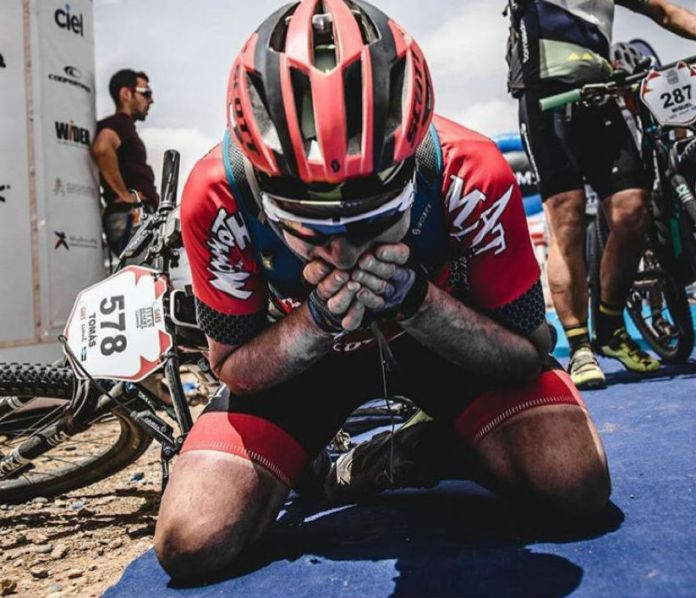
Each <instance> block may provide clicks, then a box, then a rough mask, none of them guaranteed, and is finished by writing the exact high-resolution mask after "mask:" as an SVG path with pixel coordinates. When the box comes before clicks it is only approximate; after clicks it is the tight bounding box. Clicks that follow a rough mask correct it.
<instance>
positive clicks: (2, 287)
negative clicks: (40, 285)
mask: <svg viewBox="0 0 696 598" xmlns="http://www.w3.org/2000/svg"><path fill="white" fill-rule="evenodd" d="M22 15H23V12H22V1H21V0H2V1H1V2H0V106H2V110H0V273H2V276H0V322H2V326H0V343H7V342H12V341H26V340H29V339H32V338H33V337H34V336H35V322H34V301H33V293H34V285H33V273H32V244H31V243H32V239H31V213H30V205H29V199H28V198H29V166H28V145H27V113H26V80H25V73H24V39H23V17H22Z"/></svg>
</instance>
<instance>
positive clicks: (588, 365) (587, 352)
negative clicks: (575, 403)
mask: <svg viewBox="0 0 696 598" xmlns="http://www.w3.org/2000/svg"><path fill="white" fill-rule="evenodd" d="M568 373H569V374H570V379H571V380H572V381H573V384H575V386H577V387H578V388H579V389H580V390H590V389H593V388H604V387H605V386H606V382H607V381H606V378H605V377H604V372H603V371H602V368H600V367H599V364H598V363H597V358H596V357H595V355H594V353H593V352H592V349H590V348H589V347H580V348H579V349H578V350H577V351H575V353H573V355H572V356H571V357H570V362H569V363H568Z"/></svg>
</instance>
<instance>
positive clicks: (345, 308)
mask: <svg viewBox="0 0 696 598" xmlns="http://www.w3.org/2000/svg"><path fill="white" fill-rule="evenodd" d="M313 284H316V286H317V292H318V293H319V295H320V297H321V298H322V300H324V301H325V302H326V305H327V308H328V309H330V310H331V311H332V312H333V313H335V314H336V316H337V317H338V318H342V319H343V325H344V326H345V327H347V328H351V329H354V328H357V327H358V326H359V325H360V322H361V320H362V317H363V315H364V313H365V310H364V306H363V305H362V304H357V303H356V302H355V301H354V298H355V294H356V293H357V292H358V291H359V290H360V288H361V287H360V285H359V284H357V283H355V282H350V281H349V277H348V274H347V273H345V272H341V271H338V270H331V271H329V270H327V271H326V274H325V275H322V276H319V277H317V279H316V280H315V282H314V283H313ZM333 343H334V337H333V335H332V334H331V333H328V332H324V331H322V330H321V329H320V328H319V326H318V325H317V324H316V323H315V321H314V319H313V318H312V315H311V314H310V311H309V308H308V307H307V303H305V304H304V305H302V306H301V307H299V308H298V309H296V310H295V311H294V312H292V313H291V314H290V315H288V316H286V317H285V318H283V319H282V320H281V321H279V322H276V323H275V324H273V325H272V326H269V327H268V328H266V329H265V330H263V331H262V332H261V333H260V334H258V335H257V336H255V337H254V338H252V339H251V340H249V341H248V342H246V343H244V344H243V345H240V346H237V347H235V346H231V345H225V344H222V343H219V342H217V341H215V340H213V339H211V338H210V337H209V338H208V345H209V348H210V356H209V357H210V365H211V367H212V369H213V371H214V372H215V373H216V374H217V376H218V377H219V378H220V380H221V381H222V382H223V383H225V384H226V385H227V387H228V388H229V389H230V390H231V391H232V392H233V393H235V394H250V393H254V392H258V391H260V390H265V389H266V388H270V387H271V386H275V385H276V384H280V383H281V382H285V381H286V380H289V379H290V378H292V377H294V376H296V375H297V374H299V373H301V372H303V371H305V370H306V369H307V368H309V367H310V366H311V365H312V364H314V363H316V362H317V361H318V360H319V359H321V358H322V357H323V356H324V355H326V354H327V353H328V352H329V351H330V350H331V345H332V344H333Z"/></svg>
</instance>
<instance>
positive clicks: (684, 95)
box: [660, 85, 691, 108]
mask: <svg viewBox="0 0 696 598" xmlns="http://www.w3.org/2000/svg"><path fill="white" fill-rule="evenodd" d="M660 99H661V100H663V101H664V103H663V104H662V107H663V108H670V107H671V106H674V105H675V104H683V103H684V102H685V101H687V100H690V99H691V85H684V86H683V87H681V88H679V87H677V88H676V89H673V90H672V91H666V92H665V93H661V94H660Z"/></svg>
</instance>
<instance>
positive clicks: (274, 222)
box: [155, 0, 609, 579]
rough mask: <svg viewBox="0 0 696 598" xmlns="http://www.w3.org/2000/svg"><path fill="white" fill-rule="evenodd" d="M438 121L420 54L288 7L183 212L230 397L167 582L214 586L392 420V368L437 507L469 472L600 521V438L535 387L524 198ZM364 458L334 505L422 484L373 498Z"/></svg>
mask: <svg viewBox="0 0 696 598" xmlns="http://www.w3.org/2000/svg"><path fill="white" fill-rule="evenodd" d="M432 109H433V90H432V86H431V81H430V75H429V72H428V68H427V65H426V62H425V59H424V57H423V55H422V53H421V51H420V49H419V47H418V45H417V44H416V42H415V41H414V40H413V39H412V38H411V37H410V36H409V35H408V34H406V33H405V32H404V31H403V30H402V29H401V28H400V27H399V26H398V25H397V24H396V23H395V22H394V21H392V20H391V19H389V18H388V17H387V16H386V15H384V14H383V13H382V12H380V11H379V10H377V9H376V8H375V7H373V6H371V5H370V4H367V3H366V2H363V1H358V0H323V2H319V1H318V0H302V1H301V2H299V3H294V4H292V5H287V6H285V7H284V8H282V9H280V10H279V11H277V12H276V13H274V14H273V15H272V16H271V17H269V18H268V19H267V20H266V21H265V22H264V23H263V24H262V25H261V26H260V27H259V29H258V30H257V31H256V32H255V33H254V34H253V35H252V37H251V38H250V39H249V41H248V42H247V44H246V45H245V46H244V48H243V49H242V52H241V54H240V55H239V57H238V58H237V60H236V61H235V63H234V65H233V67H232V71H231V76H230V83H229V92H228V114H229V123H228V124H229V131H228V133H227V135H226V137H225V140H224V141H223V143H222V144H221V145H218V146H217V147H215V148H214V149H213V150H212V151H211V152H210V153H209V154H208V155H206V156H205V157H204V158H203V159H202V160H201V161H199V162H198V164H197V165H196V167H195V168H194V170H193V172H192V174H191V176H190V178H189V180H188V182H187V184H186V187H185V189H184V198H183V207H182V210H183V211H182V223H183V231H184V241H185V246H186V249H187V251H188V254H189V259H190V262H191V268H192V275H193V283H194V290H195V294H196V297H197V305H198V316H199V320H200V324H201V326H202V327H203V329H204V330H205V332H206V334H207V336H208V341H209V347H210V361H211V365H212V367H213V369H214V371H215V372H216V373H217V374H218V376H219V377H220V379H221V380H222V381H223V382H224V384H225V385H226V391H225V392H224V393H223V394H219V395H218V396H217V397H216V398H215V399H214V400H213V401H212V402H211V404H210V405H209V406H208V408H207V409H206V411H205V412H204V413H203V414H202V415H201V416H200V418H199V419H198V421H197V422H196V424H195V425H194V427H193V429H192V431H191V433H190V434H189V436H188V438H187V440H186V442H185V445H184V447H183V450H182V454H181V455H180V456H179V458H178V461H177V463H176V468H175V470H174V472H173V475H172V478H171V481H170V483H169V486H168V488H167V490H166V492H165V494H164V497H163V501H162V506H161V511H160V515H159V519H158V523H157V530H156V538H155V547H156V552H157V555H158V557H159V559H160V562H161V563H162V565H163V567H164V568H165V569H166V570H167V571H168V572H169V573H170V574H171V575H173V576H176V577H180V578H186V579H190V578H191V577H200V576H202V575H205V574H208V573H211V572H214V571H218V570H220V569H221V568H224V567H226V566H228V565H229V564H230V563H232V562H233V561H234V560H235V559H236V558H237V556H238V555H239V554H240V552H241V551H243V550H244V549H245V548H246V547H247V546H248V545H249V544H250V543H251V542H253V541H254V540H256V539H257V538H258V537H259V536H260V535H261V534H262V533H263V532H264V531H265V530H266V529H268V527H269V526H270V525H271V524H272V522H273V521H274V519H275V517H276V515H277V513H278V511H279V509H280V508H281V506H282V505H283V503H284V501H285V499H286V497H287V495H288V492H289V490H290V489H291V488H292V487H293V486H295V485H296V484H297V483H298V480H299V479H300V476H301V475H302V474H303V472H305V470H306V469H307V466H308V464H309V463H311V462H312V460H313V459H314V458H315V457H316V456H317V455H318V454H320V452H321V451H322V450H323V449H324V447H325V446H326V445H327V444H328V443H329V442H330V440H331V439H332V437H333V436H334V435H335V434H336V432H337V431H338V430H339V428H340V426H341V425H342V423H343V422H344V420H345V419H346V417H347V416H348V415H349V414H350V413H351V412H352V411H353V410H354V409H355V408H356V407H357V406H358V405H359V404H360V403H362V402H364V401H365V400H368V399H370V398H374V397H379V396H384V395H383V381H382V378H381V377H380V361H379V355H380V349H382V350H387V349H386V348H385V346H386V347H388V351H389V353H390V355H392V356H393V358H394V359H395V360H396V361H397V362H398V364H399V365H400V370H401V374H400V375H399V376H398V377H397V378H398V379H395V380H393V381H392V382H393V384H394V386H393V387H392V389H391V390H392V391H393V392H398V393H399V394H407V395H408V396H409V397H411V398H412V399H413V400H414V401H415V403H416V404H417V405H418V406H419V407H420V408H421V409H422V410H423V411H424V412H425V413H426V414H427V415H428V416H429V417H427V418H426V417H423V416H421V417H420V418H419V421H418V422H415V423H413V424H412V425H409V426H407V427H405V428H403V429H402V430H399V431H398V432H397V433H396V435H395V438H394V441H395V445H394V446H395V448H396V449H397V451H396V452H400V450H401V449H403V450H404V451H405V452H408V451H409V450H410V449H413V448H415V449H416V450H415V451H413V450H411V452H412V453H415V454H414V455H411V456H413V458H414V459H415V460H416V461H419V460H422V459H421V458H426V460H427V459H430V458H432V461H429V463H428V467H429V468H430V471H437V472H438V473H437V474H436V475H435V479H428V480H425V483H426V484H427V485H432V484H434V483H436V481H437V476H438V475H439V472H440V469H442V470H443V474H444V473H445V471H444V470H445V469H448V468H454V469H459V474H460V475H466V476H469V477H473V478H475V479H477V480H479V481H481V482H482V483H484V484H486V485H487V486H488V487H490V488H492V489H493V490H494V491H496V492H499V493H500V494H501V495H504V496H509V497H514V498H517V499H520V500H527V501H530V502H534V503H536V504H541V505H544V506H549V507H553V508H556V509H558V510H559V511H571V510H572V511H575V512H583V513H587V512H593V511H596V510H597V509H599V508H601V507H602V506H604V505H605V504H606V501H607V499H608V495H609V476H608V472H607V465H606V459H605V455H604V451H603V449H602V446H601V443H600V440H599V438H598V436H597V433H596V430H595V428H594V425H593V424H592V422H591V420H590V418H589V416H588V413H587V410H586V409H585V407H584V405H583V402H582V399H581V398H580V396H579V395H578V393H577V391H576V390H575V388H574V386H573V385H572V383H571V381H570V379H569V378H568V376H567V375H566V374H565V373H564V372H562V371H558V370H554V369H550V368H548V367H544V366H543V364H544V362H545V359H546V355H547V352H548V349H549V344H550V340H549V334H548V328H547V325H546V323H545V321H544V303H543V297H542V293H541V288H540V285H539V278H538V276H539V272H538V267H537V264H536V260H535V258H534V255H533V252H532V247H531V243H530V240H529V234H528V232H527V230H526V225H525V216H524V211H523V208H522V202H521V197H520V192H519V189H518V187H517V185H516V183H515V179H514V176H513V174H512V172H511V170H510V167H509V166H508V165H507V162H506V161H505V160H504V159H503V157H502V156H501V155H500V153H499V152H498V150H497V148H496V147H495V145H494V144H493V143H492V142H491V141H490V140H488V139H486V138H484V137H482V136H481V135H478V134H477V133H474V132H473V131H470V130H468V129H465V128H464V127H461V126H459V125H457V124H455V123H453V122H451V121H449V120H446V119H444V118H440V117H437V116H435V117H433V113H432ZM269 305H270V307H269ZM433 426H437V429H438V430H444V431H445V432H446V434H450V435H451V437H452V438H453V439H454V440H455V442H456V445H457V447H458V448H460V449H461V451H457V460H458V461H457V462H456V463H454V462H452V461H451V460H452V455H453V453H452V454H449V455H448V454H444V453H441V452H439V451H438V450H437V446H438V444H437V436H438V435H436V434H432V433H431V431H432V430H433V429H434V428H433ZM397 437H398V438H397ZM400 439H403V442H402V441H401V440H400ZM383 445H384V443H383V442H381V441H378V442H375V443H368V445H367V449H369V451H368V452H370V451H372V450H373V449H374V451H375V455H376V456H377V457H380V455H382V454H383V451H382V450H381V449H382V447H383ZM358 448H360V449H362V448H363V447H358ZM356 450H357V449H356ZM362 456H364V453H363V452H351V453H347V454H346V455H344V456H343V457H342V458H341V462H340V463H339V464H338V466H334V467H332V469H331V472H330V475H329V479H328V481H327V484H326V485H327V489H328V490H330V492H331V494H332V498H334V499H337V500H338V499H341V498H343V497H345V496H349V495H351V492H352V491H353V490H354V488H353V484H354V483H355V484H357V486H358V490H364V491H370V492H373V491H379V490H382V489H384V488H387V487H393V486H395V485H409V484H413V483H415V484H422V483H423V481H422V480H421V479H417V478H418V477H419V476H418V472H417V471H410V472H400V471H396V470H398V469H399V467H398V464H397V466H396V470H395V471H393V472H392V473H393V475H392V476H389V480H388V481H387V482H386V483H385V480H384V479H383V477H384V476H378V477H377V478H370V476H369V475H366V474H369V473H370V472H366V471H365V470H363V471H362V472H361V471H360V468H359V462H360V461H361V460H362V459H361V457H362ZM359 457H360V458H359ZM410 458H411V457H410V456H409V457H407V458H406V460H402V462H403V463H405V464H406V465H408V464H409V463H410ZM407 461H408V462H409V463H407ZM438 462H440V464H442V465H443V467H442V468H439V467H438ZM406 469H408V468H406ZM402 473H403V474H404V475H402ZM364 474H365V475H364ZM411 474H413V475H414V477H411ZM361 477H362V480H361V479H360V478H361Z"/></svg>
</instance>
